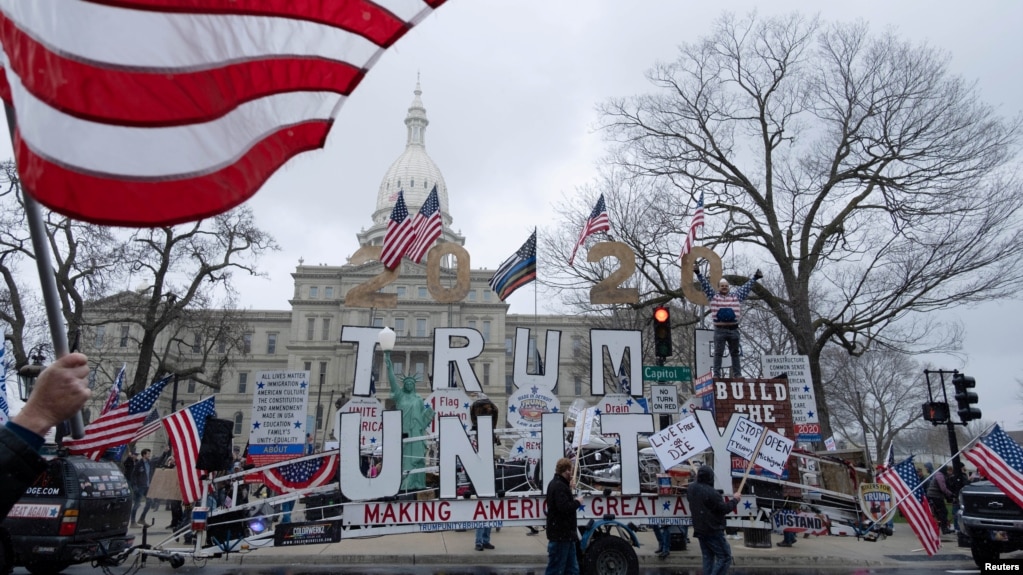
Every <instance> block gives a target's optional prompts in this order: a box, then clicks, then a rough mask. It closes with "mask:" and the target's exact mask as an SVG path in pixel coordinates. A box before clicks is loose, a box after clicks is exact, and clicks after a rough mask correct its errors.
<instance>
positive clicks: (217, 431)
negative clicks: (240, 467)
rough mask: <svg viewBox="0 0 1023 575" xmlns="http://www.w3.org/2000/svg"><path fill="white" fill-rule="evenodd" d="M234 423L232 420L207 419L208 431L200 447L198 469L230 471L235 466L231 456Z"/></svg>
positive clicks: (196, 462)
mask: <svg viewBox="0 0 1023 575" xmlns="http://www.w3.org/2000/svg"><path fill="white" fill-rule="evenodd" d="M233 430H234V422H233V421H231V420H230V419H217V418H215V417H207V418H206V429H205V430H204V431H203V434H202V444H201V445H200V446H199V457H198V458H197V459H196V461H195V467H196V469H204V470H206V471H228V470H230V469H231V467H232V465H234V457H233V456H232V454H231V440H232V439H234V433H233Z"/></svg>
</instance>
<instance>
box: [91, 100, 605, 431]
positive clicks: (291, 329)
mask: <svg viewBox="0 0 1023 575" xmlns="http://www.w3.org/2000/svg"><path fill="white" fill-rule="evenodd" d="M421 95H422V92H421V90H420V89H419V85H418V83H417V85H416V89H415V92H414V97H413V99H412V103H411V105H410V106H409V108H408V113H407V115H406V116H405V119H404V122H405V129H406V132H407V140H406V144H405V149H404V150H402V151H401V152H400V154H398V157H397V158H396V159H395V160H394V162H393V163H392V164H391V166H390V168H388V170H387V171H386V173H384V174H383V177H382V179H381V181H380V187H379V189H378V190H377V196H376V207H375V209H374V211H373V213H372V214H368V215H369V217H370V220H371V224H370V225H369V226H368V227H367V228H365V229H363V230H362V231H360V232H359V233H358V234H357V238H358V241H359V245H360V249H359V250H358V251H356V253H355V254H353V256H352V257H350V258H349V259H348V261H346V262H339V263H337V264H336V265H329V264H328V265H305V263H304V262H303V261H302V260H299V262H298V265H297V267H296V268H295V271H294V272H293V273H292V274H291V277H292V280H293V281H294V293H293V296H292V298H291V299H290V300H289V304H290V309H283V310H245V311H243V312H242V316H243V318H242V321H243V323H244V324H245V325H246V332H245V336H244V340H245V348H246V353H245V354H244V355H241V356H235V357H234V358H233V360H232V362H231V364H230V365H229V366H228V368H227V370H226V372H225V374H224V376H223V377H222V378H221V389H220V390H219V391H215V390H213V389H211V388H208V387H206V386H204V385H202V384H199V383H196V382H194V381H191V380H188V381H184V380H183V381H181V382H180V385H179V386H178V389H177V396H176V399H177V402H178V406H177V407H178V408H179V409H180V407H181V406H183V405H189V404H191V403H193V402H195V401H198V400H200V399H202V398H203V397H208V396H209V395H211V394H213V393H216V395H217V399H216V409H217V415H218V417H220V418H222V419H230V420H232V421H233V422H234V424H235V425H234V435H235V438H234V444H235V446H243V445H245V443H246V441H247V439H248V433H249V430H250V426H251V422H252V421H251V420H252V401H253V398H252V393H253V388H254V384H253V382H254V380H255V376H256V374H257V373H258V372H261V371H273V370H303V371H308V372H309V374H310V378H309V396H308V412H307V413H308V415H307V420H306V424H307V425H308V426H310V427H309V428H308V431H309V433H311V434H313V437H314V438H315V441H316V444H317V448H319V447H320V446H322V445H323V444H324V443H325V442H326V441H330V440H331V439H333V435H334V429H333V427H334V414H335V413H336V411H337V409H338V408H339V407H341V406H343V405H344V404H345V403H346V402H347V401H349V400H350V399H352V390H353V382H354V378H355V368H356V361H355V360H356V352H357V349H356V344H354V343H348V342H345V343H342V342H341V330H342V327H343V326H359V327H379V328H383V327H384V326H387V327H390V328H392V329H393V330H394V331H395V332H396V334H397V343H396V345H395V348H394V352H393V354H392V359H393V363H394V368H395V372H398V375H399V377H401V376H402V375H403V374H404V375H412V374H414V375H415V376H416V377H417V380H418V384H417V391H418V392H419V394H420V395H422V396H423V397H424V398H425V397H427V396H428V395H429V394H430V393H431V392H432V385H431V380H432V379H435V378H438V377H440V378H443V379H444V380H446V381H447V383H448V385H449V386H454V387H460V383H461V381H460V377H459V375H458V374H457V372H455V371H452V372H451V373H445V374H439V375H438V374H433V373H430V371H431V370H432V364H433V361H432V360H433V345H434V338H433V335H434V330H435V329H437V328H448V327H459V328H471V329H474V330H476V331H478V332H479V333H480V334H481V335H482V337H483V340H484V346H483V351H482V353H480V354H479V356H478V357H476V358H475V359H473V360H471V362H470V363H471V365H472V369H473V371H474V372H475V375H476V378H477V379H478V381H479V383H480V385H481V386H482V389H483V393H485V394H486V396H487V397H489V398H490V399H491V400H492V401H493V402H494V403H495V404H497V406H498V408H499V413H501V414H502V416H501V417H499V419H498V422H497V426H498V427H505V426H507V421H506V419H505V417H504V416H503V414H505V413H507V411H506V409H507V405H508V397H509V396H510V395H511V394H513V393H514V392H515V390H516V387H515V384H514V383H513V381H512V372H513V369H512V367H513V362H514V351H515V350H514V341H515V335H516V330H517V329H518V328H527V329H529V330H531V332H530V341H529V350H528V353H529V363H528V365H529V371H530V372H535V370H536V353H535V351H534V348H535V345H536V344H537V338H539V342H538V343H539V346H540V350H541V351H543V350H545V349H546V337H545V336H546V333H547V332H548V330H551V331H557V332H560V345H561V350H560V358H561V360H560V363H559V364H558V378H557V386H556V388H555V393H556V394H557V396H558V397H559V399H560V401H561V404H562V406H564V408H567V407H568V406H569V405H571V403H572V402H573V400H575V399H576V398H578V397H580V396H584V397H589V377H590V375H589V374H590V371H589V370H590V358H589V337H590V334H589V330H590V322H589V321H588V319H587V318H586V317H585V316H551V315H533V314H530V315H516V314H510V313H508V310H509V305H508V304H506V303H504V302H502V301H500V300H499V299H498V297H497V294H496V293H495V292H494V291H493V290H492V289H491V288H490V286H489V285H488V280H489V279H490V278H491V276H492V275H493V273H494V272H493V270H458V267H457V264H458V261H457V260H458V258H457V257H456V255H457V254H450V253H449V254H448V255H445V256H444V257H442V258H441V259H440V265H439V266H436V267H438V268H439V269H435V270H434V272H433V273H434V276H435V277H434V278H433V280H432V281H436V282H439V284H440V285H441V286H442V287H444V288H447V287H449V286H453V285H455V284H456V283H457V282H459V281H462V282H463V284H462V287H464V281H465V278H464V276H465V275H466V271H468V274H467V275H468V292H467V293H465V296H464V297H462V298H461V299H460V300H459V301H451V302H442V301H438V300H437V298H435V297H434V296H433V295H432V294H431V293H430V289H428V287H429V286H428V283H429V282H428V272H429V268H428V265H427V264H428V263H429V261H428V259H427V258H424V260H423V262H422V264H415V263H413V262H411V261H410V260H408V259H403V260H402V262H401V264H400V265H399V266H398V268H397V270H396V271H397V274H393V273H392V274H390V275H388V277H392V276H394V275H396V277H393V281H391V282H390V283H388V284H387V285H385V286H384V287H382V288H380V289H379V293H374V294H370V296H371V298H374V297H375V298H380V296H381V295H383V296H386V297H395V298H396V300H397V303H396V305H393V306H391V305H379V306H374V305H372V302H371V303H370V304H369V305H367V304H366V303H365V302H353V301H352V300H354V299H355V298H352V297H350V294H351V293H352V290H353V288H356V287H357V286H361V285H364V284H366V282H368V281H370V280H371V279H373V278H376V277H377V276H380V275H382V274H387V271H386V269H385V268H384V266H383V264H381V263H380V262H379V261H377V259H375V258H376V257H378V256H376V255H375V254H379V246H381V245H382V243H383V238H384V234H385V232H386V230H387V222H388V219H389V217H390V214H391V209H392V207H393V206H394V203H395V200H396V198H397V195H398V192H399V191H403V192H404V198H405V202H406V204H407V206H408V210H409V213H410V215H414V214H415V213H417V212H418V210H419V208H420V207H421V206H422V204H423V203H424V202H425V201H426V198H427V196H428V195H429V193H430V191H431V190H432V189H433V188H434V186H436V188H437V192H438V196H439V200H440V212H441V216H442V220H443V231H442V235H441V237H440V239H439V240H438V243H437V244H436V245H435V246H434V248H433V249H434V250H438V248H445V247H446V248H447V249H442V250H441V251H444V252H451V251H452V248H453V249H454V250H455V251H457V250H458V249H459V248H460V247H461V246H463V245H464V244H465V238H464V237H462V236H461V235H459V234H458V233H456V232H455V231H454V230H453V229H452V222H453V218H452V215H451V213H450V211H449V209H448V205H449V198H450V197H451V195H452V194H454V195H455V196H456V197H457V195H458V190H453V191H452V190H449V189H448V186H447V184H446V183H445V180H444V175H443V174H442V173H441V170H440V168H439V167H438V166H437V164H436V163H434V161H433V160H432V159H431V158H430V155H429V154H428V153H427V148H426V132H427V127H428V126H429V120H428V119H427V115H426V108H425V107H424V105H423V102H422V99H421ZM374 247H375V248H376V249H377V251H373V248H374ZM513 249H514V248H510V249H509V254H510V253H511V252H512V250H513ZM367 254H370V255H367ZM459 276H461V277H459ZM271 279H272V280H274V281H283V278H271ZM449 291H450V290H449ZM392 294H393V295H392ZM447 299H451V298H447ZM353 303H355V304H358V305H353ZM111 327H114V326H111ZM125 328H128V329H134V326H131V327H130V328H129V326H122V331H123V330H124V329H125ZM168 331H170V330H168ZM121 335H122V338H123V337H124V336H125V335H126V334H123V333H122V334H121ZM161 337H165V336H161ZM179 337H180V336H179ZM133 339H134V338H133ZM83 351H85V352H86V353H89V351H90V350H89V349H83ZM124 352H125V353H124V359H126V360H128V361H129V370H130V369H131V360H132V359H134V358H133V357H132V356H131V353H130V351H129V350H128V349H125V350H124ZM187 356H188V354H187V351H186V352H185V353H183V354H181V357H179V358H178V361H179V362H180V364H181V365H187V363H188V357H187ZM107 357H108V358H109V359H110V360H111V361H117V359H118V358H116V357H110V356H109V355H108V356H107ZM550 363H552V365H553V364H554V362H550ZM373 372H374V373H376V374H377V377H378V379H377V392H376V397H377V399H379V401H380V402H381V403H382V404H383V405H384V406H388V405H389V399H390V391H389V388H388V384H387V379H386V376H385V375H384V373H385V372H384V369H383V361H382V353H381V351H380V350H379V348H377V350H376V351H375V353H374V359H373ZM469 395H470V397H472V394H469ZM171 396H172V393H171V391H170V387H168V389H167V390H165V391H164V393H163V395H162V396H161V399H160V402H159V403H158V404H157V406H158V408H159V411H160V414H161V415H167V414H169V413H170V412H171V411H172V409H171V405H170V404H171ZM92 411H95V409H93V410H92ZM164 442H165V436H164V434H163V431H162V430H161V431H159V432H158V433H156V434H154V435H153V436H150V437H149V438H147V439H145V440H143V441H142V442H140V444H141V446H142V447H147V446H148V447H154V448H155V447H159V448H161V449H162V446H163V443H164Z"/></svg>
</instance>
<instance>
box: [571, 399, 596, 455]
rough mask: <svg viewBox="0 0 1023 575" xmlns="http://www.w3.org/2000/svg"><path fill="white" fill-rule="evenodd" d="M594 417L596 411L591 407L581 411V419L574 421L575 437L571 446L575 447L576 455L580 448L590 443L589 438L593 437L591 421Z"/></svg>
mask: <svg viewBox="0 0 1023 575" xmlns="http://www.w3.org/2000/svg"><path fill="white" fill-rule="evenodd" d="M596 417H597V410H596V408H594V407H591V408H589V409H587V410H586V411H583V415H582V417H581V418H580V419H579V420H577V421H576V424H575V436H574V437H573V438H572V445H573V447H575V450H576V453H578V452H579V450H580V449H582V446H584V445H586V444H587V443H589V442H590V436H591V435H593V420H594V419H595V418H596Z"/></svg>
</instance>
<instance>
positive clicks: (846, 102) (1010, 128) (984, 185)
mask: <svg viewBox="0 0 1023 575" xmlns="http://www.w3.org/2000/svg"><path fill="white" fill-rule="evenodd" d="M947 61H948V57H947V56H946V55H944V54H941V53H939V52H937V51H936V50H934V49H932V48H929V47H926V46H924V47H919V46H912V45H910V44H908V43H906V42H903V41H901V40H900V39H898V38H897V37H896V35H895V34H894V33H886V34H882V35H880V36H874V35H871V34H870V33H869V31H868V29H867V27H866V26H865V25H862V24H855V25H831V26H828V25H824V24H822V23H820V22H819V21H818V20H816V19H806V18H803V17H800V16H798V15H792V16H789V17H785V18H772V19H766V20H761V19H759V18H758V17H757V16H755V15H753V16H749V17H746V18H736V17H734V16H730V15H726V16H725V17H723V18H722V19H721V20H720V21H719V22H718V24H717V25H716V27H715V29H714V30H713V32H712V34H711V35H710V36H709V37H708V38H706V39H704V40H702V41H699V42H697V43H694V44H685V45H683V46H681V47H680V50H679V54H678V57H677V58H676V59H675V61H674V62H670V63H662V64H658V65H656V66H655V67H654V68H653V69H652V70H651V71H650V72H649V79H650V81H651V83H652V84H653V85H654V87H655V89H656V90H655V92H653V93H650V94H646V95H641V96H637V97H632V98H624V99H612V100H610V101H608V102H607V103H605V104H604V105H603V106H602V113H603V119H604V121H603V128H604V129H605V131H606V134H607V136H608V138H609V140H611V141H612V142H613V145H614V146H615V148H614V155H613V158H612V161H613V162H614V163H615V165H616V166H617V169H619V170H623V171H624V172H625V173H627V174H629V177H620V178H619V181H628V180H629V178H630V177H631V178H633V179H642V180H650V181H653V182H656V183H652V184H649V187H650V188H651V189H653V190H668V189H674V190H675V194H676V195H675V197H674V198H673V200H672V201H666V200H665V199H664V197H663V194H652V195H651V205H652V206H654V207H655V208H656V209H658V210H662V211H663V212H665V214H666V216H665V218H663V219H654V220H652V221H653V222H654V223H652V224H651V225H650V230H651V232H650V233H642V232H643V230H638V232H641V233H637V235H636V237H635V238H631V237H630V236H629V235H627V234H622V241H626V242H629V243H630V244H632V245H633V246H634V247H635V248H636V250H637V253H639V252H640V250H641V249H644V250H646V251H647V252H649V251H651V248H649V247H647V246H649V245H657V246H661V248H662V249H664V248H665V247H670V250H665V251H667V252H670V253H674V254H677V249H678V246H680V245H681V238H682V235H683V234H684V233H685V232H686V231H687V229H688V220H687V219H686V218H670V217H669V215H670V214H671V213H672V212H673V211H678V210H677V208H676V206H692V205H693V203H694V199H693V198H694V197H696V196H697V195H698V194H700V193H701V192H703V193H706V208H707V214H708V215H707V227H706V228H705V230H704V231H705V235H704V238H705V241H704V243H706V244H708V245H710V246H712V247H716V249H719V250H720V249H724V250H727V251H734V254H735V257H736V258H738V259H739V260H741V261H744V262H745V261H761V262H763V261H764V260H765V259H766V260H768V261H770V262H771V263H772V264H773V265H764V266H763V269H764V271H765V272H766V273H767V275H768V279H770V280H775V281H771V282H770V283H769V284H765V285H770V287H763V286H760V287H758V288H757V290H756V295H757V297H758V298H760V299H761V300H762V301H763V302H764V304H765V305H766V306H768V307H769V309H770V310H771V312H772V313H773V315H774V316H775V318H777V321H779V322H780V323H781V325H782V326H783V327H784V329H785V330H786V331H787V332H788V334H789V335H790V336H791V338H792V340H793V341H794V343H795V347H796V349H797V350H798V352H799V353H801V354H805V355H807V356H808V357H809V358H810V366H811V372H812V376H813V381H814V387H815V391H816V395H817V397H818V400H819V401H820V402H821V405H820V406H819V407H820V408H821V409H820V415H821V424H822V433H824V434H825V436H827V435H828V434H830V433H831V423H830V416H829V411H828V406H830V405H833V404H832V403H831V402H827V403H826V402H825V401H824V400H825V399H826V398H827V397H828V394H829V393H830V392H831V391H832V390H831V389H829V388H826V387H825V385H824V379H823V378H822V377H821V367H820V358H821V354H822V352H823V351H824V350H825V349H826V348H827V346H829V345H837V346H840V347H841V348H842V349H844V350H845V351H846V352H847V353H849V354H852V355H859V354H862V353H863V352H864V351H865V350H866V349H868V346H874V347H880V348H884V347H889V348H896V349H908V348H911V347H914V346H915V347H918V348H920V347H923V346H925V345H930V346H931V347H932V348H933V349H938V348H941V349H949V348H951V347H953V346H955V345H956V344H957V342H956V341H954V340H952V339H950V338H946V339H942V338H941V335H944V334H945V333H947V332H945V331H944V330H941V331H939V330H937V329H935V328H934V326H933V325H932V320H931V319H930V318H931V317H933V314H932V315H924V314H926V313H928V312H932V311H935V310H940V309H945V308H949V307H953V306H957V305H963V304H969V303H974V302H978V301H984V300H988V299H993V298H999V297H1005V296H1008V295H1011V294H1012V293H1014V292H1015V291H1016V287H1015V286H1016V285H1017V283H1018V282H1019V281H1020V280H1021V279H1023V266H1021V265H1020V264H1019V259H1020V255H1021V254H1023V241H1021V240H1023V226H1021V225H1020V224H1021V222H1020V219H1021V218H1020V214H1021V207H1023V193H1021V186H1020V181H1019V178H1018V174H1017V171H1018V167H1019V166H1018V159H1017V156H1016V154H1017V152H1018V146H1019V136H1020V127H1021V122H1020V119H1019V118H1014V119H1011V120H1006V119H1004V118H1002V117H1000V116H999V115H998V114H997V112H996V110H995V109H994V108H992V107H991V106H989V105H987V104H985V103H983V102H981V101H980V99H979V97H978V94H977V92H976V89H975V88H974V86H973V85H972V84H970V83H969V82H967V81H965V80H963V79H962V78H960V77H957V76H955V75H953V74H952V73H951V72H949V70H948V68H947ZM653 201H657V202H659V203H657V204H653V203H652V202H653ZM636 211H638V212H643V213H647V214H649V213H650V210H645V211H644V210H643V209H642V208H641V207H639V206H637V208H636ZM669 220H670V221H669ZM668 223H674V224H675V226H676V227H675V228H674V229H673V230H671V232H669V230H668V229H667V227H666V225H667V224H668ZM655 230H656V232H655ZM672 232H673V233H672ZM655 234H656V235H655ZM656 265H657V266H658V267H660V268H661V269H671V270H672V271H671V272H670V273H669V272H664V273H662V274H655V273H648V274H646V275H645V277H646V278H647V279H648V280H649V281H650V282H651V284H652V287H651V291H652V292H657V293H659V294H662V295H665V296H670V297H675V296H677V295H678V289H677V287H676V286H677V283H675V281H677V280H675V278H677V277H679V276H678V275H677V274H678V272H676V271H674V269H672V268H675V269H677V268H676V266H678V258H677V256H675V257H672V258H667V259H661V260H660V261H659V262H658V263H657V264H656ZM750 269H753V268H750ZM686 271H687V270H681V272H686ZM743 271H746V270H743ZM686 277H688V276H686ZM730 279H733V280H737V281H741V280H743V279H744V278H742V277H733V278H730ZM654 297H655V296H654V294H652V293H651V294H649V298H650V299H654Z"/></svg>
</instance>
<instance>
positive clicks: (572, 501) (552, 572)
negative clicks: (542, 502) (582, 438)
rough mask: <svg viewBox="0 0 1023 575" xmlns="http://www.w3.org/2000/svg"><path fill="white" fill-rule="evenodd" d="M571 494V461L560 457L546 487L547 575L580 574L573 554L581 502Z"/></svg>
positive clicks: (572, 485)
mask: <svg viewBox="0 0 1023 575" xmlns="http://www.w3.org/2000/svg"><path fill="white" fill-rule="evenodd" d="M574 493H575V482H574V481H572V460H571V459H569V458H567V457H562V458H561V459H559V460H558V463H557V464H555V466H554V479H551V482H550V483H549V484H548V485H547V571H546V575H579V558H578V557H577V556H576V554H575V545H576V541H578V540H579V527H578V524H577V522H576V518H575V513H576V510H577V509H579V507H580V506H582V502H581V501H579V500H578V499H576V498H575V495H574Z"/></svg>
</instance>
